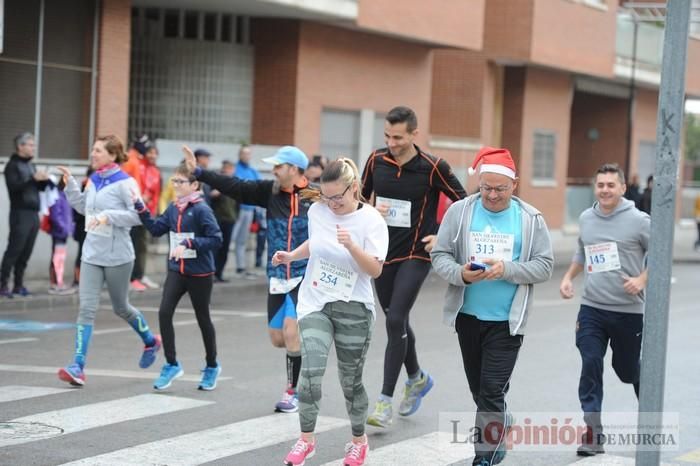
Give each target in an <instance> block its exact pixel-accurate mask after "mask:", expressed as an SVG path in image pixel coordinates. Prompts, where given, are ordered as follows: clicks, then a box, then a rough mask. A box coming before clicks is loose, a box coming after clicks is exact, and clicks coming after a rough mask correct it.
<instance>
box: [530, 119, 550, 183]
mask: <svg viewBox="0 0 700 466" xmlns="http://www.w3.org/2000/svg"><path fill="white" fill-rule="evenodd" d="M532 152H533V157H532V164H533V166H532V178H533V181H535V182H537V181H547V182H553V181H554V156H555V153H556V134H555V133H554V132H552V131H540V130H538V131H535V133H534V147H533V151H532Z"/></svg>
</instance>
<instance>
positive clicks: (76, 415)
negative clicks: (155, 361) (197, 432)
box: [0, 394, 213, 447]
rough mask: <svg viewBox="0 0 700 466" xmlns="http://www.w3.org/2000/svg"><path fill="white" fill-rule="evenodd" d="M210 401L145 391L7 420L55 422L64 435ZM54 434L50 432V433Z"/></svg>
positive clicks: (4, 442)
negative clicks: (145, 393) (142, 393)
mask: <svg viewBox="0 0 700 466" xmlns="http://www.w3.org/2000/svg"><path fill="white" fill-rule="evenodd" d="M212 403H213V402H212V401H202V400H192V399H189V398H180V397H175V396H164V395H154V394H147V395H138V396H132V397H129V398H121V399H118V400H112V401H104V402H101V403H93V404H88V405H84V406H76V407H74V408H67V409H59V410H56V411H47V412H45V413H39V414H34V415H32V416H26V417H21V418H17V419H13V420H12V421H9V422H10V423H26V424H28V423H32V424H40V425H45V426H54V427H58V428H60V429H62V430H63V432H62V433H61V434H59V435H65V434H72V433H75V432H81V431H83V430H88V429H94V428H96V427H103V426H106V425H111V424H116V423H119V422H125V421H133V420H135V419H142V418H145V417H150V416H156V415H159V414H166V413H172V412H175V411H182V410H185V409H191V408H197V407H200V406H206V405H209V404H212ZM55 436H56V435H52V437H55ZM34 440H40V439H37V438H31V437H10V438H2V437H0V447H6V446H8V445H17V444H21V443H27V442H32V441H34Z"/></svg>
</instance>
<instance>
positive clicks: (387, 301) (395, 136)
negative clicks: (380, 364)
mask: <svg viewBox="0 0 700 466" xmlns="http://www.w3.org/2000/svg"><path fill="white" fill-rule="evenodd" d="M417 135H418V121H417V119H416V115H415V113H413V110H411V109H410V108H407V107H396V108H394V109H392V110H391V111H390V112H389V113H388V114H387V116H386V121H385V122H384V138H385V140H386V144H387V147H386V148H384V149H379V150H377V151H375V152H374V153H372V155H371V156H370V158H369V160H368V161H367V164H366V165H365V169H364V173H363V175H362V184H363V187H362V195H363V196H364V197H365V198H366V199H370V196H371V195H372V194H374V201H375V205H376V206H377V210H379V212H381V213H382V214H383V215H384V217H385V219H386V222H387V225H388V226H389V253H388V254H387V260H386V264H385V265H384V269H383V271H382V274H381V276H379V277H378V278H377V279H375V280H374V285H375V287H376V290H377V297H378V299H379V303H380V304H381V306H382V309H383V310H384V314H385V315H386V331H387V335H388V342H387V346H386V352H385V354H384V383H383V386H382V392H381V394H380V395H379V400H378V401H377V403H376V405H375V408H374V412H373V413H372V414H371V415H370V416H369V418H368V419H367V422H368V423H369V424H371V425H373V426H377V427H387V426H389V425H390V424H391V422H392V418H393V407H392V397H393V396H394V389H395V387H396V382H397V380H398V378H399V374H400V373H401V366H405V367H406V372H407V375H408V381H407V382H406V385H405V388H404V397H403V399H402V400H401V403H400V405H399V414H400V415H401V416H410V415H411V414H413V413H415V412H416V411H417V410H418V408H419V407H420V403H421V399H422V398H423V397H424V396H425V395H426V394H427V393H428V391H430V389H431V388H432V386H433V378H432V377H431V376H430V375H429V374H428V373H427V372H424V371H422V370H421V368H420V365H419V364H418V356H417V354H416V337H415V335H414V333H413V329H412V328H411V325H410V324H409V312H410V311H411V308H412V307H413V304H414V303H415V302H416V298H417V297H418V292H419V291H420V287H421V285H422V284H423V281H424V280H425V277H426V276H427V275H428V272H429V271H430V257H429V253H430V249H431V248H432V245H433V243H434V240H435V233H436V232H437V229H438V224H437V206H438V197H439V195H440V193H441V192H443V193H445V194H446V195H447V196H448V197H449V198H450V199H452V200H453V201H456V200H458V199H461V198H463V197H464V196H465V195H466V193H465V192H464V188H462V185H461V184H460V182H459V181H458V180H457V178H456V177H455V176H454V174H453V173H452V170H451V168H450V166H449V164H448V163H447V162H446V161H445V160H442V159H439V158H437V157H434V156H432V155H430V154H428V153H426V152H423V151H422V150H421V149H420V148H419V147H418V146H416V145H415V144H414V143H413V141H414V139H415V138H416V136H417Z"/></svg>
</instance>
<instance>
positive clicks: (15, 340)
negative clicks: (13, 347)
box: [0, 337, 38, 345]
mask: <svg viewBox="0 0 700 466" xmlns="http://www.w3.org/2000/svg"><path fill="white" fill-rule="evenodd" d="M37 340H38V338H32V337H27V338H8V339H7V340H0V345H7V344H9V343H26V342H28V341H37Z"/></svg>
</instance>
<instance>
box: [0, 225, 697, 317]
mask: <svg viewBox="0 0 700 466" xmlns="http://www.w3.org/2000/svg"><path fill="white" fill-rule="evenodd" d="M551 237H552V249H553V250H554V266H555V267H556V268H558V269H562V268H566V267H568V266H569V264H570V263H571V258H572V256H573V254H574V251H575V250H576V242H577V238H578V232H577V231H571V230H554V231H552V232H551ZM696 239H697V227H696V225H695V223H694V222H688V221H685V222H681V223H680V224H676V229H675V237H674V245H673V262H674V263H696V264H698V265H700V252H696V251H695V250H694V248H693V246H694V243H695V240H696ZM159 246H160V245H154V246H152V247H150V248H149V255H148V261H147V263H146V264H147V265H146V275H147V276H148V277H149V278H151V279H152V280H153V281H155V282H156V283H160V284H161V285H162V283H163V281H164V280H165V253H164V252H161V251H165V249H164V248H163V247H159ZM248 252H249V255H250V257H249V259H248V263H249V264H253V263H254V262H255V259H254V257H253V251H252V250H250V251H248ZM235 262H236V259H235V256H234V253H233V252H231V253H230V255H229V260H228V262H227V264H226V270H225V271H224V277H225V278H227V279H230V280H231V281H230V282H229V283H221V284H216V285H215V286H216V287H219V288H221V289H225V290H227V291H228V292H230V293H236V294H238V293H245V294H248V293H256V294H260V296H265V293H266V290H267V277H266V274H265V269H264V268H262V269H253V270H254V272H255V274H256V275H257V276H256V277H255V278H254V279H250V278H239V277H237V276H236V272H235ZM71 276H72V275H71ZM69 279H70V278H69V273H66V280H69ZM27 288H28V289H29V290H30V291H31V292H32V293H33V295H34V296H33V298H15V299H14V300H15V301H17V300H18V299H21V300H23V301H30V300H32V301H33V300H36V299H37V298H44V299H45V298H47V297H49V298H51V299H73V298H75V299H77V293H76V294H74V295H68V296H55V295H49V294H48V277H47V279H46V280H37V279H32V280H27ZM154 292H155V293H160V292H161V290H147V291H145V292H144V293H154ZM132 293H136V292H132ZM3 302H9V300H0V306H2V303H3Z"/></svg>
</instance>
